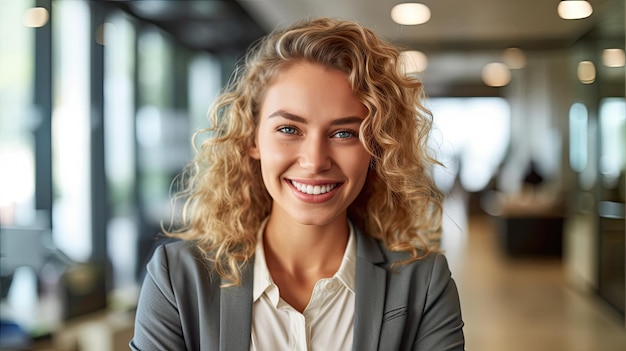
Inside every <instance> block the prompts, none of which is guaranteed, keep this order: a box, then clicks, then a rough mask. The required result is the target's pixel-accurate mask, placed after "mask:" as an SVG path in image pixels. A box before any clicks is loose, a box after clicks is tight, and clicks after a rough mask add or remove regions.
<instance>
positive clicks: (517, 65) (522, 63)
mask: <svg viewBox="0 0 626 351" xmlns="http://www.w3.org/2000/svg"><path fill="white" fill-rule="evenodd" d="M502 61H504V63H505V64H506V65H507V66H508V67H509V68H510V69H522V68H524V67H526V54H525V53H524V51H522V49H519V48H508V49H505V50H504V51H503V52H502Z"/></svg>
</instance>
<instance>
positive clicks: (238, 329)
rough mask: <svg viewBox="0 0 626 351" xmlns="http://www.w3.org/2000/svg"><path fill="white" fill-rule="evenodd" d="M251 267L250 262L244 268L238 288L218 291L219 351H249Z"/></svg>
mask: <svg viewBox="0 0 626 351" xmlns="http://www.w3.org/2000/svg"><path fill="white" fill-rule="evenodd" d="M253 267H254V264H253V263H252V261H250V262H248V263H247V264H246V265H245V266H244V268H243V270H242V272H241V273H242V275H241V278H242V284H241V285H240V286H233V287H228V288H221V289H220V290H221V296H220V350H222V351H237V350H241V351H248V350H250V335H251V328H252V327H251V325H252V324H251V321H252V284H253V279H252V273H253Z"/></svg>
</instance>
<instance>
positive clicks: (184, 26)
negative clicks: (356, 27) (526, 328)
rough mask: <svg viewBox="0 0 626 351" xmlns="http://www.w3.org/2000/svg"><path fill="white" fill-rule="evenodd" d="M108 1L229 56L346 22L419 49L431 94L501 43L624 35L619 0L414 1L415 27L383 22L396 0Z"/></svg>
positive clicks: (466, 73)
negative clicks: (574, 9)
mask: <svg viewBox="0 0 626 351" xmlns="http://www.w3.org/2000/svg"><path fill="white" fill-rule="evenodd" d="M109 1H112V2H113V3H116V4H120V5H121V6H123V7H124V8H125V9H126V10H127V11H129V12H131V13H133V14H134V15H135V16H137V17H140V18H142V19H144V20H148V21H151V22H153V23H155V24H156V25H158V26H160V27H161V28H163V29H164V30H166V31H168V32H170V33H172V34H173V35H174V36H175V37H176V38H177V40H178V41H179V42H181V43H182V44H184V45H187V46H189V47H191V48H194V49H201V50H207V51H210V52H214V53H218V54H224V53H226V54H230V55H241V54H243V52H244V51H245V49H246V48H247V47H248V46H249V45H250V44H251V43H252V42H253V41H254V40H256V39H258V38H259V37H261V36H262V35H264V34H266V33H268V32H270V31H271V30H272V29H274V28H276V27H282V26H285V25H288V24H290V23H292V22H294V21H297V20H301V19H305V18H312V17H318V16H328V17H337V18H346V19H353V20H356V21H358V22H360V23H362V24H364V25H366V26H368V27H369V28H371V29H373V30H374V31H375V32H377V33H378V34H380V35H381V36H383V37H385V38H386V39H388V40H390V41H393V42H394V43H396V44H398V45H401V46H403V47H406V48H412V49H416V50H420V51H422V52H424V53H426V54H427V56H428V57H429V65H428V69H427V71H426V72H424V80H425V81H426V83H427V88H428V87H429V86H430V88H431V92H432V93H434V95H437V94H445V93H449V92H450V86H453V85H456V86H462V85H469V86H472V85H473V87H474V88H475V87H478V86H480V85H481V84H480V71H481V68H482V66H483V65H484V64H486V63H488V62H492V61H498V60H500V59H501V50H503V49H505V48H508V47H518V48H521V49H523V50H526V51H528V52H529V51H546V50H555V49H564V48H568V47H571V46H572V45H573V44H574V43H575V41H576V40H577V39H578V38H580V37H581V36H582V35H583V34H584V33H586V32H587V31H589V30H590V29H591V28H593V27H597V26H601V25H605V26H606V25H608V24H610V23H613V24H614V26H617V27H619V28H621V32H620V35H622V36H623V35H624V29H623V28H624V0H589V2H590V3H591V5H592V6H593V9H594V13H593V14H592V15H591V16H590V17H588V18H586V19H582V20H563V19H561V18H559V16H558V14H557V5H558V3H559V0H523V1H520V0H471V1H469V0H417V2H421V3H423V4H426V5H427V6H428V7H429V8H430V9H431V13H432V16H431V19H430V21H428V22H427V23H425V24H422V25H417V26H402V25H398V24H395V23H394V22H393V21H392V20H391V17H390V12H391V8H392V7H393V6H394V5H395V4H398V3H401V2H404V1H402V0H228V1H227V0H223V1H210V0H207V1H202V0H195V1H194V0H190V1H187V0H178V1H174V0H170V1H166V0H143V1H137V0H134V1H130V0H125V1H124V0H121V1H120V0H109ZM611 18H612V20H607V19H611ZM483 87H484V86H483Z"/></svg>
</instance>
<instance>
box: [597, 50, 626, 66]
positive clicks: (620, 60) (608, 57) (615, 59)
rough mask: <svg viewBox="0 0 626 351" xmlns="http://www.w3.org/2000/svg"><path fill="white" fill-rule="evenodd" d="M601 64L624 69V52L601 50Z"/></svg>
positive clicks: (625, 59)
mask: <svg viewBox="0 0 626 351" xmlns="http://www.w3.org/2000/svg"><path fill="white" fill-rule="evenodd" d="M602 64H603V65H605V66H606V67H624V65H626V54H625V53H624V50H622V49H604V50H602Z"/></svg>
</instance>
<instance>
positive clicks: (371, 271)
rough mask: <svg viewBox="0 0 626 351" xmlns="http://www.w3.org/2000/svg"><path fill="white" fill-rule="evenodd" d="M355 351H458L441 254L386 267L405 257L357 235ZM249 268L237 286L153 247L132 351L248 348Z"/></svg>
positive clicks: (187, 254)
mask: <svg viewBox="0 0 626 351" xmlns="http://www.w3.org/2000/svg"><path fill="white" fill-rule="evenodd" d="M356 238H357V263H356V306H355V315H354V344H353V350H355V351H366V350H384V351H390V350H420V351H444V350H446V351H448V350H455V351H456V350H464V345H465V341H464V336H463V320H462V319H461V308H460V304H459V297H458V293H457V288H456V285H455V283H454V281H453V280H452V278H451V275H450V270H449V269H448V264H447V261H446V258H445V256H443V255H441V254H433V255H429V256H427V257H426V258H424V259H422V260H419V261H415V262H413V263H411V264H409V265H406V266H399V267H394V268H393V270H392V269H391V268H390V265H391V263H393V262H394V261H397V260H402V259H405V258H406V257H407V254H406V253H398V252H392V251H389V250H387V249H386V248H385V247H384V245H382V244H381V243H380V242H379V241H377V240H375V239H373V238H371V237H369V236H366V235H363V234H362V233H360V232H359V231H358V230H356ZM252 272H253V264H248V265H247V266H246V267H244V270H243V283H242V285H241V286H238V287H229V288H220V287H219V286H220V284H221V280H220V278H219V276H218V275H217V274H215V273H213V272H211V271H210V270H209V269H208V267H207V262H206V260H203V259H202V256H201V254H200V252H199V250H198V249H197V248H195V247H194V246H193V244H192V243H190V242H187V241H178V242H174V243H168V244H164V245H161V246H159V247H158V248H157V250H156V251H155V253H154V255H153V256H152V258H151V260H150V262H149V263H148V266H147V275H146V277H145V280H144V282H143V286H142V288H141V293H140V297H139V302H138V306H137V315H136V318H135V331H134V333H135V334H134V337H133V339H132V340H131V342H130V348H131V349H132V350H158V351H163V350H168V351H178V350H211V351H212V350H222V351H224V350H228V351H234V350H241V351H244V350H245V351H247V350H249V349H250V334H251V331H250V328H251V318H252V282H253V279H252Z"/></svg>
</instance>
